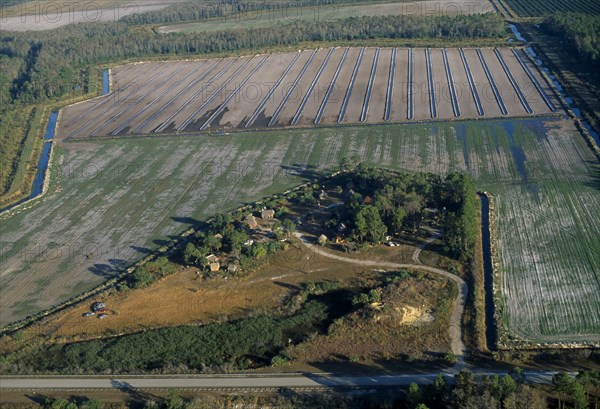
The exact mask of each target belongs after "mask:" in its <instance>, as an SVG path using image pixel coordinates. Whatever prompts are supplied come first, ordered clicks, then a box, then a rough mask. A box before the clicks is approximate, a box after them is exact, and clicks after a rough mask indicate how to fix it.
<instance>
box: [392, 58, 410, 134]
mask: <svg viewBox="0 0 600 409" xmlns="http://www.w3.org/2000/svg"><path fill="white" fill-rule="evenodd" d="M408 53H409V50H408V49H407V48H398V49H397V51H396V60H397V61H396V66H395V68H394V92H393V98H392V112H391V116H390V120H391V121H392V122H401V121H406V120H407V118H408V63H406V64H398V63H399V62H400V61H408Z"/></svg>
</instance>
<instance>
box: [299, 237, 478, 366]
mask: <svg viewBox="0 0 600 409" xmlns="http://www.w3.org/2000/svg"><path fill="white" fill-rule="evenodd" d="M295 234H296V237H298V238H299V239H300V241H301V242H302V244H304V245H305V246H306V247H308V248H309V249H311V250H312V251H314V252H315V253H317V254H319V255H320V256H323V257H328V258H331V259H334V260H338V261H341V262H344V263H350V264H356V265H360V266H364V267H386V268H397V269H403V268H418V269H420V270H424V271H428V272H430V273H434V274H439V275H442V276H444V277H446V278H448V279H450V280H452V281H454V282H455V283H456V285H457V286H458V290H459V291H458V295H457V297H456V299H455V301H454V306H453V308H452V316H451V317H450V328H449V332H450V342H451V349H452V353H453V354H454V355H456V358H457V366H459V367H460V366H462V365H464V355H465V352H466V351H467V348H466V346H465V344H464V342H463V341H462V326H461V322H462V315H463V312H464V309H465V303H466V301H467V294H468V291H469V290H468V287H467V284H466V283H465V281H464V280H463V279H462V278H460V277H458V276H457V275H455V274H452V273H450V272H448V271H445V270H441V269H439V268H435V267H429V266H424V265H422V264H420V263H417V264H400V263H390V262H389V261H376V260H358V259H354V258H349V257H343V256H340V255H338V254H333V253H330V252H329V251H326V250H323V248H321V247H318V246H315V245H313V244H310V243H308V242H307V240H306V239H305V237H304V236H303V235H302V234H300V233H295Z"/></svg>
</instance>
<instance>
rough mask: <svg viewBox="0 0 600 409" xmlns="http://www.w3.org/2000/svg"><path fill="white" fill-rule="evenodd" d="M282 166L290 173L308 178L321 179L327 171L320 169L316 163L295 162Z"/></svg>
mask: <svg viewBox="0 0 600 409" xmlns="http://www.w3.org/2000/svg"><path fill="white" fill-rule="evenodd" d="M281 168H282V169H283V170H285V171H286V173H287V174H288V175H291V176H300V177H301V178H304V179H307V180H313V179H320V178H322V177H324V176H325V175H326V172H324V171H320V170H318V168H317V167H316V166H314V165H309V164H306V163H304V164H303V163H294V164H291V165H281Z"/></svg>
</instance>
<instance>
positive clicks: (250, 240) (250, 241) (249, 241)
mask: <svg viewBox="0 0 600 409" xmlns="http://www.w3.org/2000/svg"><path fill="white" fill-rule="evenodd" d="M253 244H254V240H252V239H248V240H246V241H245V242H244V246H246V247H248V246H251V245H253Z"/></svg>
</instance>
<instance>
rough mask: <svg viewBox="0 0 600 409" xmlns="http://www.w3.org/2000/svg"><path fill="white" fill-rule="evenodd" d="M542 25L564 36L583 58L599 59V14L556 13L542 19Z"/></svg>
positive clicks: (594, 60)
mask: <svg viewBox="0 0 600 409" xmlns="http://www.w3.org/2000/svg"><path fill="white" fill-rule="evenodd" d="M544 26H545V27H546V28H548V29H549V30H550V31H552V32H554V33H556V34H559V35H561V36H562V37H564V39H565V41H566V42H567V44H568V45H569V46H571V47H573V48H574V49H575V50H577V53H578V54H579V55H580V56H581V57H582V58H583V59H585V60H588V61H591V62H598V61H600V16H598V15H590V14H581V13H556V14H553V15H551V16H550V17H548V18H546V20H544Z"/></svg>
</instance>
